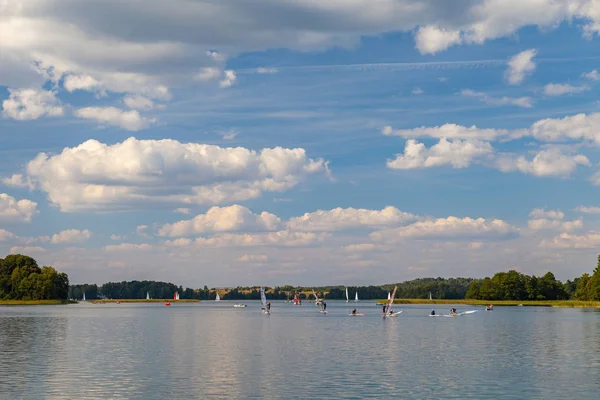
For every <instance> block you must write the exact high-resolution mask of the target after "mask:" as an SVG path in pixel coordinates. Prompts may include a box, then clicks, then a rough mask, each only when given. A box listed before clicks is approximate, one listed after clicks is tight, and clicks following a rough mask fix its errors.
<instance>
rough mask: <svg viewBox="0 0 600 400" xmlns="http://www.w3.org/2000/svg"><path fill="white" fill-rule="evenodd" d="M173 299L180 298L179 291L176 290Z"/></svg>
mask: <svg viewBox="0 0 600 400" xmlns="http://www.w3.org/2000/svg"><path fill="white" fill-rule="evenodd" d="M173 300H179V292H175V294H174V295H173Z"/></svg>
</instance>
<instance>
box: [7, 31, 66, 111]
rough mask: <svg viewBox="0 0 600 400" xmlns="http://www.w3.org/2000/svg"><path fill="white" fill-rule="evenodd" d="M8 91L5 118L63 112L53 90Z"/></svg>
mask: <svg viewBox="0 0 600 400" xmlns="http://www.w3.org/2000/svg"><path fill="white" fill-rule="evenodd" d="M0 21H1V20H0ZM0 32H1V31H0ZM0 36H1V35H0ZM0 49H1V47H0ZM8 92H9V93H10V95H9V96H8V99H6V100H4V101H3V102H2V115H4V117H5V118H12V119H16V120H19V121H27V120H33V119H38V118H41V117H44V116H48V117H57V116H60V115H63V114H64V110H63V108H62V106H61V105H60V102H59V101H58V99H57V98H56V97H55V93H54V92H49V91H46V90H37V89H8Z"/></svg>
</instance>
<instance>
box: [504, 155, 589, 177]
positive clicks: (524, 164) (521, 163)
mask: <svg viewBox="0 0 600 400" xmlns="http://www.w3.org/2000/svg"><path fill="white" fill-rule="evenodd" d="M578 165H585V166H590V165H591V164H590V160H589V159H588V158H587V157H586V156H584V155H581V154H577V155H570V154H564V153H562V152H561V150H560V149H558V148H548V149H546V150H541V151H539V152H538V153H537V154H536V155H535V156H534V157H533V159H532V160H528V159H526V158H525V157H524V156H515V155H513V154H500V155H499V156H498V157H497V158H496V167H497V168H498V169H499V170H500V171H502V172H512V171H520V172H522V173H524V174H530V175H534V176H563V177H566V176H569V175H570V174H571V173H573V172H574V171H575V169H577V166H578Z"/></svg>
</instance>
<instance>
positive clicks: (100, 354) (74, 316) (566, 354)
mask: <svg viewBox="0 0 600 400" xmlns="http://www.w3.org/2000/svg"><path fill="white" fill-rule="evenodd" d="M234 303H235V302H228V301H221V302H209V301H207V302H202V303H199V304H198V303H187V304H185V303H174V304H172V305H171V307H165V306H164V305H162V304H160V303H153V304H126V303H123V304H118V305H117V304H103V305H93V304H89V303H87V304H86V303H80V304H77V305H68V306H27V307H15V306H11V307H0V398H2V399H5V398H6V399H13V398H15V399H21V398H32V399H74V398H77V399H137V398H142V399H164V398H174V399H184V398H185V399H196V398H211V397H214V398H269V399H295V398H319V399H320V398H327V399H335V398H343V399H359V398H390V397H392V396H395V397H399V398H403V399H429V398H431V399H452V398H455V399H567V398H568V399H597V398H598V393H599V392H600V313H599V312H596V311H594V310H588V309H554V308H541V307H505V308H499V307H497V308H496V310H494V311H492V312H486V311H485V310H484V309H483V307H469V306H464V305H461V306H455V307H456V308H458V309H459V311H460V310H467V309H478V310H479V311H478V312H477V313H475V314H472V315H465V316H461V317H456V318H444V317H439V318H431V317H428V313H429V311H430V310H431V306H427V305H413V306H396V307H395V308H396V309H398V310H399V309H402V310H403V313H402V314H401V315H400V316H398V317H396V318H387V319H385V320H384V319H382V318H381V314H380V312H381V308H380V307H377V306H375V305H374V303H373V302H368V301H362V302H359V303H354V302H350V303H348V304H347V303H345V302H337V301H329V302H327V309H328V311H329V312H328V314H327V315H323V314H321V313H319V312H317V308H316V307H315V306H314V305H312V304H309V303H308V302H306V303H305V304H303V305H302V306H294V305H291V304H286V303H284V302H273V308H272V314H271V315H270V316H266V315H261V314H260V312H259V309H260V303H258V302H253V301H249V302H246V304H248V307H246V308H234V307H233V304H234ZM354 307H357V308H358V311H359V312H363V313H366V314H367V315H366V316H365V317H350V316H349V315H348V314H349V312H350V311H351V310H352V308H354ZM450 307H452V306H451V305H443V306H441V308H439V307H438V308H436V311H438V313H440V312H441V313H445V314H447V311H448V309H449V308H450Z"/></svg>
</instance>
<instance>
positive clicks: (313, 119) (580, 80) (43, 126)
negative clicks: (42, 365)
mask: <svg viewBox="0 0 600 400" xmlns="http://www.w3.org/2000/svg"><path fill="white" fill-rule="evenodd" d="M34 3H35V4H33V3H31V2H21V1H15V2H11V3H10V5H5V6H3V7H4V8H1V9H0V23H1V24H2V30H3V31H2V34H1V35H0V64H2V65H3V66H2V67H0V103H1V104H2V118H1V119H0V128H1V130H0V132H1V133H0V154H1V155H2V157H3V160H4V162H3V163H1V164H0V176H1V177H2V181H1V182H0V254H9V253H24V254H28V255H31V256H33V257H34V258H36V259H37V260H38V262H39V263H40V264H44V265H54V266H55V267H57V268H59V269H61V270H64V271H65V272H67V273H68V274H69V276H70V279H71V282H73V283H82V282H95V283H103V282H106V281H111V280H129V279H157V280H158V279H160V280H167V281H172V282H174V283H177V284H182V285H185V286H192V287H199V286H203V285H205V284H206V285H209V286H231V285H254V284H266V285H274V284H286V283H291V284H302V285H311V284H315V285H317V284H319V285H320V284H348V285H355V284H378V283H385V282H392V281H402V280H405V279H412V278H416V277H423V276H446V277H448V276H473V277H483V276H488V275H490V274H493V273H494V272H497V271H500V270H508V269H512V268H516V269H518V270H520V271H522V272H524V273H528V274H536V275H539V274H543V273H545V272H546V271H548V270H550V271H553V272H554V273H555V274H556V275H557V277H558V278H560V279H567V278H573V277H575V276H579V275H581V274H582V273H583V272H589V271H591V270H592V269H593V267H594V263H595V257H596V253H597V249H598V247H599V245H600V226H599V214H600V208H597V207H600V204H599V202H598V190H599V187H598V185H600V175H597V173H598V171H599V169H598V154H599V152H598V146H599V145H600V128H599V126H600V102H599V96H598V94H599V92H600V55H598V54H600V53H599V52H598V40H599V39H598V35H599V34H600V20H598V15H600V5H599V4H597V2H593V1H588V0H569V1H568V0H539V1H536V2H531V3H529V2H528V3H527V4H520V3H519V2H511V1H503V2H500V1H495V0H487V1H475V0H473V1H448V2H445V3H444V5H443V6H440V3H436V2H434V1H422V2H415V1H412V0H382V1H380V2H377V3H372V2H368V1H355V2H338V1H327V2H323V3H322V4H320V5H315V4H313V3H312V2H302V1H291V0H289V1H287V0H286V1H279V2H273V1H270V0H260V1H256V2H254V3H253V5H252V6H250V5H249V4H248V3H244V2H239V1H233V0H232V1H220V2H218V3H215V2H211V1H184V0H178V1H174V2H173V4H172V7H169V8H168V9H165V7H164V5H163V4H162V3H161V2H154V1H149V2H145V3H144V5H143V6H142V5H140V3H139V2H137V1H127V2H122V3H119V4H118V5H117V4H116V3H110V2H102V1H90V2H88V3H87V5H86V6H85V7H83V6H82V5H81V4H79V3H78V2H71V1H62V2H57V1H51V0H40V1H36V2H34ZM117 15H118V16H119V17H118V18H117V17H115V16H117ZM107 16H113V17H114V18H113V17H111V18H108V17H107Z"/></svg>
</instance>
